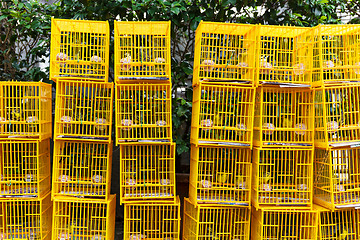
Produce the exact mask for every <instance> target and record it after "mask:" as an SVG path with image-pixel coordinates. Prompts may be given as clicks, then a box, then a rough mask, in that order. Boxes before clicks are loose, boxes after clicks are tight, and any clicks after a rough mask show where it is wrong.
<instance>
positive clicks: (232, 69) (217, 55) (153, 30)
mask: <svg viewBox="0 0 360 240" xmlns="http://www.w3.org/2000/svg"><path fill="white" fill-rule="evenodd" d="M51 33H52V34H51V51H50V53H51V54H50V78H51V79H53V80H55V81H56V80H59V79H77V80H80V81H83V80H91V81H102V82H106V81H107V79H108V72H109V45H110V30H109V24H108V22H106V21H84V20H65V19H55V18H53V19H52V22H51ZM170 34H171V26H170V21H169V22H121V21H115V22H114V41H115V44H114V52H115V58H114V61H115V63H114V74H115V82H118V83H121V82H124V81H125V82H126V81H132V80H170V79H171V67H170V66H171V55H170V47H171V40H170V37H171V36H170ZM359 36H360V25H320V26H317V27H314V28H305V27H291V26H265V25H264V26H262V25H249V24H235V23H212V22H201V23H200V24H199V26H198V28H197V30H196V36H195V62H194V85H197V84H199V83H200V82H203V81H204V82H228V81H236V82H243V83H251V84H255V83H256V84H263V83H270V84H277V83H282V84H300V85H303V86H310V85H313V86H323V85H325V84H338V83H339V82H358V81H359V79H360V75H359V73H360V59H359V54H358V53H359V52H360V47H359V46H358V44H357V40H358V38H359Z"/></svg>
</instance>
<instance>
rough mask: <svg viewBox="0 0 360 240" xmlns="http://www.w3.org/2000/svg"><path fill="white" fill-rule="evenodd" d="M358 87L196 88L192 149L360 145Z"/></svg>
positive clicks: (212, 85)
mask: <svg viewBox="0 0 360 240" xmlns="http://www.w3.org/2000/svg"><path fill="white" fill-rule="evenodd" d="M359 97H360V85H358V84H353V85H344V86H331V87H323V88H317V89H304V88H282V87H259V88H256V89H255V88H253V87H246V86H234V85H226V84H224V85H217V84H213V83H201V84H199V85H197V86H195V87H194V96H193V116H192V124H191V127H192V130H191V143H193V144H195V145H211V144H213V145H214V144H228V145H237V146H248V147H252V146H257V147H262V146H264V147H279V146H289V145H291V146H304V147H307V146H308V147H310V146H316V147H319V148H327V147H329V146H330V147H340V146H354V145H357V144H359V142H360V111H359V110H360V105H359V103H358V100H357V99H359Z"/></svg>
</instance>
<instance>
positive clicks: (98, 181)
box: [52, 140, 112, 199]
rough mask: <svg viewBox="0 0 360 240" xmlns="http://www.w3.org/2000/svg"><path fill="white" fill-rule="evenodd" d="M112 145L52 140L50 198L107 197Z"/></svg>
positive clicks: (108, 193)
mask: <svg viewBox="0 0 360 240" xmlns="http://www.w3.org/2000/svg"><path fill="white" fill-rule="evenodd" d="M111 162H112V144H110V143H102V142H84V141H81V142H78V141H60V140H57V141H55V147H54V162H53V176H52V177H53V181H52V197H53V198H56V197H60V196H72V197H83V198H84V197H86V198H105V199H108V198H109V196H110V187H111Z"/></svg>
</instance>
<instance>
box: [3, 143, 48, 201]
mask: <svg viewBox="0 0 360 240" xmlns="http://www.w3.org/2000/svg"><path fill="white" fill-rule="evenodd" d="M49 190H50V139H46V140H43V141H37V140H28V141H21V140H16V141H14V140H11V141H9V140H8V141H1V142H0V198H4V197H13V198H19V197H32V198H34V197H38V198H40V197H43V196H44V195H45V194H46V193H47V192H48V191H49ZM1 201H2V199H1Z"/></svg>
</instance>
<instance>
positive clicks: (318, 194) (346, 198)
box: [314, 147, 360, 210]
mask: <svg viewBox="0 0 360 240" xmlns="http://www.w3.org/2000/svg"><path fill="white" fill-rule="evenodd" d="M314 179H315V180H314V201H315V203H317V204H319V205H322V206H324V207H326V208H329V209H332V210H334V209H336V208H344V207H354V206H357V207H360V148H359V147H357V148H328V149H315V159H314Z"/></svg>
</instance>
